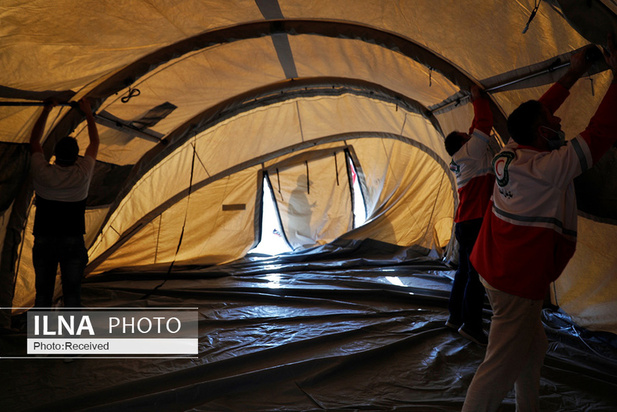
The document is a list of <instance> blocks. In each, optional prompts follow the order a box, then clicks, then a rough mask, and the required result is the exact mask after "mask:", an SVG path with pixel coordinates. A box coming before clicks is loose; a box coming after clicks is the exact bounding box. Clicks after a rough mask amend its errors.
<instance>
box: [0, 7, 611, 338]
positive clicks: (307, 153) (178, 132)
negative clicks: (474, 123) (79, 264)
mask: <svg viewBox="0 0 617 412" xmlns="http://www.w3.org/2000/svg"><path fill="white" fill-rule="evenodd" d="M616 12H617V8H616V6H615V4H614V2H613V1H610V0H603V1H590V2H579V1H573V0H550V1H537V2H536V1H534V0H524V1H510V0H499V1H491V2H487V1H483V0H461V1H448V2H435V1H432V0H426V1H424V0H420V1H398V2H391V1H364V0H353V1H352V0H340V1H326V0H317V1H311V2H306V1H286V0H255V1H253V0H238V1H217V0H207V1H203V0H200V1H197V0H187V1H183V2H154V3H153V2H150V1H143V0H130V1H125V2H121V3H119V4H116V2H100V1H83V0H80V1H74V0H59V1H54V2H48V1H42V0H35V1H31V2H28V4H27V5H24V3H23V2H21V1H14V0H7V1H4V2H3V4H2V6H1V7H0V16H1V18H2V22H3V23H2V26H1V27H0V45H1V46H2V61H3V64H2V66H3V70H2V71H1V72H0V159H2V160H1V164H2V166H1V169H0V250H1V251H2V253H1V255H0V306H2V307H3V308H28V307H31V306H32V304H33V302H34V271H33V268H32V256H31V249H32V244H33V236H32V226H33V220H34V212H35V207H36V206H35V205H34V204H33V190H32V184H31V182H30V180H29V178H28V165H29V154H28V139H29V133H30V131H31V129H32V126H33V124H34V122H35V120H36V119H37V117H38V115H39V113H40V110H41V105H42V102H43V101H44V100H45V99H47V98H56V99H57V100H59V101H61V102H66V103H65V104H61V105H59V106H57V107H56V108H54V109H53V111H52V113H51V114H50V117H49V121H48V124H47V126H48V127H47V130H46V132H45V137H44V140H43V148H44V150H45V153H46V156H47V157H48V158H49V157H51V154H52V153H53V148H54V145H55V143H56V142H57V141H59V140H60V139H61V138H62V137H64V136H66V135H68V134H71V135H72V136H75V137H76V138H77V140H78V142H79V144H80V148H81V150H82V153H81V155H83V150H84V148H85V147H86V145H87V141H88V136H87V128H86V122H85V118H84V116H83V114H82V113H80V111H79V110H78V108H77V107H76V106H75V105H74V104H73V105H71V104H70V102H76V101H77V100H79V99H80V98H83V97H88V98H90V99H92V101H93V102H94V104H93V109H94V111H95V113H96V119H97V123H98V128H99V132H100V137H101V146H100V150H99V156H98V159H97V164H96V167H95V176H94V178H93V182H92V186H91V189H90V195H89V198H88V209H87V214H86V225H87V233H86V234H85V238H86V245H87V247H88V254H89V264H88V267H87V269H86V277H87V279H95V278H96V277H97V276H100V275H102V274H105V273H109V272H111V271H130V272H132V273H134V274H137V273H143V274H147V273H148V272H149V271H156V272H168V273H169V277H170V278H173V273H174V270H175V269H180V268H183V269H186V268H196V267H212V266H215V267H216V266H222V265H229V264H230V263H232V264H233V263H234V262H238V261H242V260H243V259H246V258H247V254H249V252H250V251H251V249H252V248H254V247H255V246H257V245H258V244H259V242H260V240H261V238H262V232H263V225H262V222H263V209H264V207H263V201H262V200H263V198H264V191H267V192H268V193H270V194H269V196H271V197H272V199H273V200H274V205H275V207H274V210H275V213H276V214H277V216H276V218H277V220H278V222H279V223H280V233H279V234H280V235H281V236H282V238H283V239H284V240H285V242H286V243H287V244H288V245H289V248H290V249H291V250H292V252H291V255H294V254H296V255H300V256H304V259H310V258H311V256H315V255H319V256H321V257H322V258H323V256H324V254H325V256H328V254H329V253H330V254H331V255H330V256H331V257H332V259H337V256H344V253H343V254H341V251H342V250H343V251H344V250H346V249H349V250H351V249H353V248H356V249H358V245H359V244H365V245H366V244H367V243H366V242H369V243H368V244H371V243H370V242H375V243H373V244H380V245H388V246H389V249H388V250H390V251H393V252H392V253H390V255H389V256H388V257H387V258H386V257H385V255H384V256H381V257H380V259H382V260H383V262H387V263H392V264H396V263H404V262H406V261H409V260H411V259H413V258H417V257H418V256H424V257H428V258H430V259H434V260H436V261H442V262H448V261H450V260H456V256H454V254H455V252H454V251H455V250H456V248H455V247H454V242H455V239H454V236H453V220H452V219H453V215H454V212H455V210H456V206H457V201H458V200H457V191H456V183H455V181H454V178H453V176H452V174H451V173H450V171H449V166H448V165H449V162H450V158H449V156H448V154H447V153H446V151H445V149H444V147H443V139H444V136H446V135H447V134H448V133H449V132H451V131H453V130H467V128H468V127H469V124H470V123H471V119H472V117H473V110H472V107H471V105H470V104H468V103H469V90H470V88H471V86H472V85H474V84H477V85H480V86H482V87H483V88H484V89H485V90H487V91H488V94H489V97H490V100H491V108H492V110H493V114H494V118H495V126H494V131H493V133H494V134H495V136H496V137H497V141H498V142H500V143H501V144H504V143H505V142H507V140H508V135H507V130H506V128H505V119H506V117H507V115H508V114H509V113H510V112H511V111H512V110H513V109H514V108H516V107H517V106H518V104H520V103H521V102H523V101H526V100H529V99H536V98H538V97H539V96H541V95H542V93H543V92H544V91H545V90H547V88H548V87H549V86H550V85H551V84H552V83H553V82H554V81H556V80H557V79H558V78H559V77H560V75H562V74H563V73H564V72H565V71H566V70H567V68H568V65H569V56H570V55H571V53H573V52H574V51H576V50H578V49H580V48H581V47H584V46H585V45H587V44H589V43H595V44H598V45H602V44H604V43H605V41H606V33H608V32H611V31H613V32H617V30H616V28H617V19H616ZM610 78H611V75H610V71H609V70H607V67H606V65H605V64H604V63H603V62H598V63H597V64H595V65H594V66H593V68H592V69H591V70H590V72H589V74H588V76H587V77H585V78H584V79H581V80H580V81H579V82H578V83H577V84H576V85H575V87H574V88H573V89H572V91H571V93H572V95H571V97H570V98H569V100H568V101H567V102H566V104H564V106H563V107H562V108H561V109H560V111H559V112H558V113H557V114H558V115H559V116H560V117H561V118H562V119H563V129H564V130H565V132H566V135H567V136H568V137H569V138H572V137H574V136H576V134H577V133H578V132H580V131H581V130H583V129H584V128H585V126H586V124H587V122H588V120H589V118H590V117H591V115H592V114H593V113H594V110H595V109H596V107H597V105H598V104H599V101H600V99H601V97H602V96H603V94H604V91H605V90H606V88H607V87H608V84H609V82H610ZM616 155H617V152H616V151H615V149H614V148H613V149H611V150H610V151H609V153H607V155H606V156H605V158H603V159H602V161H600V162H599V163H598V164H597V165H596V167H594V168H593V169H592V170H591V171H590V172H588V173H586V174H585V175H583V176H581V177H580V178H579V179H578V181H577V195H578V198H579V199H578V200H579V230H578V239H579V240H578V249H577V252H576V254H575V256H574V258H573V259H572V261H571V262H570V264H569V265H568V267H567V268H566V270H565V272H564V274H563V275H562V276H561V278H560V279H559V280H558V281H557V282H556V283H555V284H554V286H553V288H552V291H551V292H552V299H553V303H556V304H558V305H559V306H560V307H561V308H562V309H563V310H564V311H565V312H566V313H568V314H569V315H570V316H572V318H573V319H574V320H575V321H576V323H577V324H578V325H580V326H583V327H586V328H589V329H590V330H598V331H607V332H613V333H615V332H617V318H616V314H617V293H615V292H616V291H617V278H616V277H615V271H616V269H615V268H616V267H617V252H616V251H615V248H614V247H613V243H614V239H615V238H617V226H616V223H617V204H616V203H615V198H616V196H615V195H616V193H615V190H617V189H616V187H617V185H616V184H615V179H616V178H617V173H616V172H617V170H615V168H616V167H617V162H615V156H616ZM356 179H357V183H358V187H359V189H357V190H359V191H361V197H356V198H355V199H356V200H354V198H353V197H352V196H351V193H352V187H353V184H354V182H355V181H356ZM264 182H266V183H264ZM358 199H361V200H358ZM360 201H361V202H363V203H364V208H365V211H366V222H365V223H364V224H362V225H359V224H358V222H357V221H355V219H356V218H355V217H354V212H353V207H354V203H357V202H360ZM360 250H362V248H360ZM307 251H309V253H307ZM311 251H312V252H311ZM335 252H336V253H339V254H336V253H335ZM524 258H525V257H524V256H522V257H521V259H524ZM135 277H136V278H138V277H139V276H138V275H135ZM136 281H138V280H136ZM23 310H25V309H14V310H10V309H8V310H7V309H4V310H3V311H2V322H3V324H4V325H8V324H9V322H10V318H11V316H15V315H18V314H19V313H21V312H23Z"/></svg>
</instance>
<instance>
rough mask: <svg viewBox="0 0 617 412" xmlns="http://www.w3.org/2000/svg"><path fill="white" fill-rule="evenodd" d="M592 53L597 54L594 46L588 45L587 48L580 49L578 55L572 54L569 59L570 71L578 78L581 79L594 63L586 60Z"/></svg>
mask: <svg viewBox="0 0 617 412" xmlns="http://www.w3.org/2000/svg"><path fill="white" fill-rule="evenodd" d="M594 49H596V50H594ZM594 51H595V52H597V48H596V46H595V45H593V44H590V45H589V46H586V47H584V48H583V49H581V50H580V51H579V52H578V53H575V54H573V55H572V56H571V57H570V70H572V71H573V72H574V73H575V74H576V75H577V76H578V77H581V76H582V75H583V74H584V73H585V72H586V71H588V70H589V68H590V67H591V65H592V64H593V63H594V61H593V60H592V59H588V58H587V55H588V54H592V53H593V52H594Z"/></svg>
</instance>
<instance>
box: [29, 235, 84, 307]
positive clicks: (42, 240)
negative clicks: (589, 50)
mask: <svg viewBox="0 0 617 412" xmlns="http://www.w3.org/2000/svg"><path fill="white" fill-rule="evenodd" d="M32 262H33V264H34V272H35V274H36V280H35V287H36V298H35V301H34V306H36V307H51V305H52V300H53V296H54V287H55V285H56V274H57V272H58V265H60V272H61V279H62V294H63V300H64V306H65V307H73V308H76V307H80V306H81V280H82V277H83V274H84V269H85V268H86V264H87V263H88V252H87V251H86V247H85V245H84V238H83V236H41V235H39V236H36V237H35V238H34V247H33V248H32Z"/></svg>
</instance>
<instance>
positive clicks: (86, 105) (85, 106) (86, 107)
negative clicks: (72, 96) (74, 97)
mask: <svg viewBox="0 0 617 412" xmlns="http://www.w3.org/2000/svg"><path fill="white" fill-rule="evenodd" d="M79 108H80V109H81V110H82V111H83V112H84V113H85V114H86V115H88V114H92V107H91V106H90V100H88V99H86V98H85V97H84V98H83V99H81V100H80V101H79Z"/></svg>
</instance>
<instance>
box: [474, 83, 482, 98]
mask: <svg viewBox="0 0 617 412" xmlns="http://www.w3.org/2000/svg"><path fill="white" fill-rule="evenodd" d="M483 93H484V92H483V91H482V89H481V88H480V87H479V86H478V85H475V84H474V85H473V86H471V100H477V99H480V98H482V97H483Z"/></svg>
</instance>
